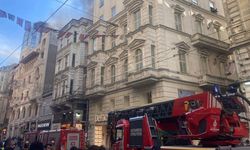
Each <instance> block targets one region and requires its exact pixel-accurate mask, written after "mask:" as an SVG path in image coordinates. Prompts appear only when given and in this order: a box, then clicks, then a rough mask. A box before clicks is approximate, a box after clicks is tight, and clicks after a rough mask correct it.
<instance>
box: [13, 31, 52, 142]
mask: <svg viewBox="0 0 250 150" xmlns="http://www.w3.org/2000/svg"><path fill="white" fill-rule="evenodd" d="M56 50H57V31H55V30H53V29H51V30H49V31H48V32H43V33H42V36H41V42H40V43H39V44H38V45H37V46H36V47H35V48H32V49H23V51H22V52H21V60H20V62H19V65H18V67H17V68H16V70H15V76H14V81H13V82H14V83H13V94H12V98H11V100H10V109H11V115H10V120H9V124H8V134H9V136H11V137H13V136H22V135H23V134H24V133H25V132H29V131H36V130H39V126H38V125H39V123H42V122H43V121H44V120H45V121H46V120H50V122H52V111H51V110H50V107H49V106H48V105H47V104H49V103H48V102H47V101H48V100H47V99H48V97H49V96H51V95H52V89H53V77H54V76H53V74H54V67H55V58H56ZM51 100H52V99H50V101H51Z"/></svg>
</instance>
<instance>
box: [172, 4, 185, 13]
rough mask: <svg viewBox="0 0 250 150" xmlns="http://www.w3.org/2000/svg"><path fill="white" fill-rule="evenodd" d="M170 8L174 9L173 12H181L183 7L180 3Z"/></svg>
mask: <svg viewBox="0 0 250 150" xmlns="http://www.w3.org/2000/svg"><path fill="white" fill-rule="evenodd" d="M172 8H173V9H174V11H175V13H183V12H184V11H185V9H184V8H183V7H181V6H180V5H173V6H172Z"/></svg>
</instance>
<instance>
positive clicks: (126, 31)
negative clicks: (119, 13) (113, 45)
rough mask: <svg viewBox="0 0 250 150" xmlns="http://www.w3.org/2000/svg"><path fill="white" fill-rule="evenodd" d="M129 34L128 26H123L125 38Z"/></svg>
mask: <svg viewBox="0 0 250 150" xmlns="http://www.w3.org/2000/svg"><path fill="white" fill-rule="evenodd" d="M127 33H128V25H127V24H125V25H124V26H123V34H124V36H125V35H126V34H127Z"/></svg>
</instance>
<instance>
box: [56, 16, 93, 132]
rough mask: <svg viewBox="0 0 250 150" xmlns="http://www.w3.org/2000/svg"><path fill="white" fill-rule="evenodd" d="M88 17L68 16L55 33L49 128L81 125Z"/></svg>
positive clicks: (85, 108) (83, 115)
mask: <svg viewBox="0 0 250 150" xmlns="http://www.w3.org/2000/svg"><path fill="white" fill-rule="evenodd" d="M91 25H92V21H91V20H89V19H86V18H80V19H78V20H76V19H72V20H71V21H70V22H69V23H68V24H67V25H65V26H64V27H63V28H62V29H61V30H60V31H59V35H58V48H57V56H56V67H55V74H54V88H53V102H52V108H53V112H54V121H53V127H52V129H60V128H66V129H67V128H71V127H76V128H78V129H82V128H85V125H86V117H87V100H86V99H85V82H86V63H87V50H88V42H87V41H86V40H84V39H85V38H84V37H86V34H87V33H86V29H87V28H89V27H90V26H91Z"/></svg>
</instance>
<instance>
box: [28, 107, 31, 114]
mask: <svg viewBox="0 0 250 150" xmlns="http://www.w3.org/2000/svg"><path fill="white" fill-rule="evenodd" d="M28 113H29V117H30V116H31V106H29V107H28Z"/></svg>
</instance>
